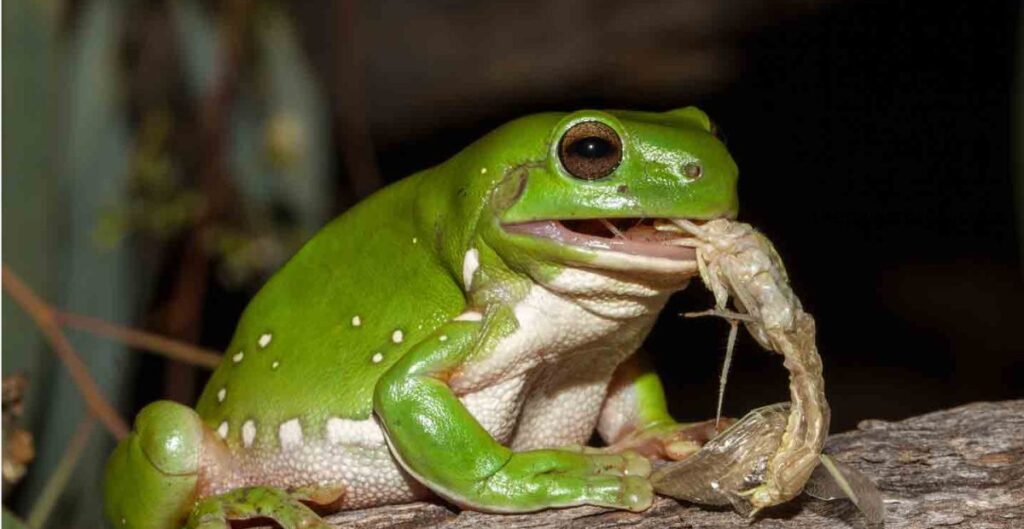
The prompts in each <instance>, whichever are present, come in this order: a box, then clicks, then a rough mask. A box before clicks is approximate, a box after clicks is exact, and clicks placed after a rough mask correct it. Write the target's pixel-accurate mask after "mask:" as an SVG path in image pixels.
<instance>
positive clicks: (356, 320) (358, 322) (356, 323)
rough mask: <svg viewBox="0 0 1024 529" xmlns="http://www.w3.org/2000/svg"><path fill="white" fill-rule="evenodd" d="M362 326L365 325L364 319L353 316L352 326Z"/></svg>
mask: <svg viewBox="0 0 1024 529" xmlns="http://www.w3.org/2000/svg"><path fill="white" fill-rule="evenodd" d="M362 324H363V319H362V318H360V317H359V316H352V326H353V327H359V326H360V325H362Z"/></svg>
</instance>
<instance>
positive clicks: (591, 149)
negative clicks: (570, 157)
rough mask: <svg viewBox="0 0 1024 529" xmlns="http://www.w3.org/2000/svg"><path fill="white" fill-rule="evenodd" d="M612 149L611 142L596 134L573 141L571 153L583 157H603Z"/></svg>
mask: <svg viewBox="0 0 1024 529" xmlns="http://www.w3.org/2000/svg"><path fill="white" fill-rule="evenodd" d="M614 149H615V148H614V147H613V146H612V144H611V142H609V141H608V140H606V139H604V138H598V137H596V136H591V137H589V138H583V139H581V140H579V141H577V142H575V143H573V144H572V147H571V150H572V152H573V154H576V155H577V156H582V157H584V158H603V157H605V156H608V155H609V154H611V153H612V151H613V150H614Z"/></svg>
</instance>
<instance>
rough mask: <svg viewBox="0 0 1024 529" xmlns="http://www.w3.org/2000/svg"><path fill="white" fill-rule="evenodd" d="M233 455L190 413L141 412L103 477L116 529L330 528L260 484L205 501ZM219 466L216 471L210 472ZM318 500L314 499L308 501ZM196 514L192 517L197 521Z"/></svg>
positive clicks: (161, 404) (176, 408)
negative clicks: (256, 522)
mask: <svg viewBox="0 0 1024 529" xmlns="http://www.w3.org/2000/svg"><path fill="white" fill-rule="evenodd" d="M229 460H230V457H229V456H228V455H227V454H226V447H225V446H224V443H223V441H222V440H221V439H220V437H218V436H217V434H216V433H214V432H212V431H210V429H209V428H207V427H206V425H204V424H203V422H202V420H201V419H200V418H199V415H198V414H196V412H195V411H193V410H192V409H191V408H189V407H187V406H182V405H181V404H178V403H175V402H170V401H158V402H154V403H153V404H150V405H148V406H146V407H145V408H143V409H142V411H141V412H139V415H138V416H137V417H136V418H135V426H134V429H133V430H132V432H131V434H129V435H128V437H127V438H125V439H124V440H123V441H121V443H120V444H118V446H117V449H115V450H114V453H113V454H111V456H110V460H109V462H108V463H107V469H106V476H105V478H104V501H105V511H106V514H107V518H108V519H110V521H111V522H112V524H113V527H115V528H119V529H120V528H127V529H172V528H178V527H181V524H182V523H183V522H184V521H185V520H186V518H188V520H189V522H188V523H189V527H203V528H214V527H217V528H227V527H228V521H229V520H245V519H250V518H254V517H259V518H270V519H273V520H275V521H277V522H278V523H279V524H280V525H281V526H282V527H285V528H287V529H292V528H298V527H325V526H324V525H322V522H320V518H319V517H318V516H317V515H316V514H314V513H313V512H312V511H311V510H310V509H309V508H308V507H306V506H305V505H303V504H302V503H300V502H299V501H298V500H299V499H307V498H297V497H295V496H292V495H289V494H287V493H285V492H283V491H280V490H276V489H270V488H263V487H254V488H242V489H237V490H233V491H230V492H227V493H225V494H222V495H216V496H210V497H208V498H203V499H201V500H200V501H198V503H197V499H199V498H200V497H201V494H202V488H203V483H202V482H203V480H204V477H207V476H209V475H211V474H212V473H215V472H230V469H229V468H221V467H220V466H219V465H222V464H224V465H228V463H226V462H227V461H229ZM211 467H217V468H211ZM308 499H311V500H313V499H315V498H312V497H310V498H308ZM190 513H191V516H190Z"/></svg>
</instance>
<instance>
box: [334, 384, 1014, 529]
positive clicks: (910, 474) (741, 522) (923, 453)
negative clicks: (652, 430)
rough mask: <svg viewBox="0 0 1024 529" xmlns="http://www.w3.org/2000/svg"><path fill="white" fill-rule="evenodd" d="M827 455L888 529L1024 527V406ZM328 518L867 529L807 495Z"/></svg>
mask: <svg viewBox="0 0 1024 529" xmlns="http://www.w3.org/2000/svg"><path fill="white" fill-rule="evenodd" d="M825 451H826V452H827V453H829V454H832V455H833V457H835V458H836V459H837V460H838V461H841V462H843V463H845V464H847V465H849V466H851V467H853V468H856V469H857V470H860V471H861V472H863V473H864V474H866V475H868V476H869V477H871V478H872V479H873V480H874V481H875V483H877V484H878V486H879V488H880V489H881V490H882V494H883V496H884V498H885V505H886V525H885V526H886V527H887V528H891V529H905V528H906V529H909V528H914V529H917V528H930V527H943V528H971V529H1020V528H1024V400H1017V401H1007V402H995V403H988V402H981V403H975V404H968V405H966V406H961V407H958V408H954V409H951V410H946V411H939V412H934V413H930V414H927V415H922V416H920V417H914V418H910V419H906V420H903V421H899V422H887V421H878V420H869V421H864V422H862V423H861V424H860V425H859V426H858V429H857V430H856V431H852V432H847V433H842V434H838V435H834V436H832V437H830V438H829V440H828V442H827V443H826V445H825ZM328 521H329V523H330V524H331V525H333V526H336V527H344V528H346V529H350V528H361V529H371V528H372V529H377V528H384V527H400V528H427V527H443V528H445V529H456V528H460V529H461V528H485V529H487V528H495V529H519V528H533V527H571V528H587V529H605V528H614V527H638V528H655V527H658V528H660V527H681V528H701V529H705V528H706V529H710V528H722V529H725V528H737V529H739V528H751V527H754V528H758V529H775V528H778V529H804V528H807V529H810V528H815V529H818V528H832V527H835V528H847V527H850V528H860V527H866V524H865V522H864V520H863V518H862V517H861V516H860V514H859V513H858V512H857V510H856V509H855V508H854V507H853V506H852V505H851V504H850V503H849V502H846V501H835V502H823V501H820V500H815V499H811V498H808V497H806V496H801V497H800V498H798V499H797V500H795V501H793V502H790V503H789V504H786V505H782V506H779V507H776V508H775V509H773V510H771V511H769V512H764V513H762V514H760V515H759V516H758V517H757V518H755V519H754V520H753V521H750V520H747V519H745V518H743V517H741V516H739V515H737V514H735V513H733V512H732V511H728V510H711V509H707V508H701V507H696V506H693V505H681V504H679V503H677V502H675V501H673V500H669V499H664V498H660V499H659V500H658V501H657V502H656V503H655V505H654V506H653V507H652V508H651V509H650V510H648V511H646V512H644V513H640V514H633V513H625V512H617V511H609V510H607V509H601V508H596V507H578V508H573V509H561V510H551V511H545V512H541V513H535V514H528V515H489V514H481V513H476V512H468V511H467V512H462V513H459V512H458V511H457V510H455V509H453V508H451V507H448V506H444V505H441V504H434V503H413V504H409V505H398V506H390V507H378V508H374V509H364V510H359V511H348V512H342V513H339V514H335V515H332V516H330V517H328Z"/></svg>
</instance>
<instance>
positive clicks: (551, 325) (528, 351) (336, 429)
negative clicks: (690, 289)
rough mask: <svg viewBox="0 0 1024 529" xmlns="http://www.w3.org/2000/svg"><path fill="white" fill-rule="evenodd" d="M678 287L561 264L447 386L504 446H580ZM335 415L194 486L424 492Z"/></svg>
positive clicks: (367, 496) (242, 456)
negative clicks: (513, 322) (615, 380)
mask: <svg viewBox="0 0 1024 529" xmlns="http://www.w3.org/2000/svg"><path fill="white" fill-rule="evenodd" d="M684 285H685V283H683V284H680V282H679V281H678V280H675V282H674V283H661V284H654V285H651V284H649V283H644V284H641V283H636V282H632V281H628V280H624V279H622V278H621V277H614V276H611V275H606V274H601V273H596V272H590V271H582V270H571V269H570V270H566V271H565V272H563V273H562V274H560V275H559V276H557V277H556V278H555V279H554V280H553V281H552V282H550V283H549V284H547V285H545V286H534V287H533V288H532V289H531V291H530V293H529V294H528V295H527V296H526V298H524V299H523V300H522V301H520V302H519V303H518V304H517V305H516V306H515V308H514V311H515V315H516V318H517V320H518V321H519V324H520V327H519V329H517V330H516V331H515V332H514V333H512V334H510V335H509V336H506V337H504V338H502V339H501V340H500V341H499V342H498V344H497V346H496V348H495V350H494V351H492V352H491V353H489V354H488V355H487V356H486V357H483V358H479V359H472V360H471V361H470V362H469V363H467V365H465V366H463V368H462V369H461V370H460V371H459V373H458V375H456V376H455V377H454V378H453V379H452V380H450V381H449V383H450V385H451V387H452V389H453V391H454V392H455V393H456V395H458V396H459V398H460V399H461V400H462V402H463V403H464V404H465V406H466V408H467V409H468V410H469V411H470V413H472V414H473V416H474V417H476V418H477V420H478V421H479V422H480V424H481V425H482V426H483V427H484V428H485V429H487V431H488V432H490V433H491V435H493V436H494V437H495V438H496V439H497V440H498V441H500V442H502V443H503V444H506V445H508V446H511V447H512V448H513V449H516V450H529V449H534V448H544V447H557V446H564V445H570V444H585V443H586V442H587V440H588V439H589V437H590V436H591V434H592V432H593V431H594V427H595V424H596V423H597V420H598V417H599V415H600V412H601V407H602V404H603V402H604V399H605V394H606V391H607V387H608V384H609V381H610V379H611V377H612V374H613V372H614V370H615V368H616V366H618V364H620V363H621V362H622V361H623V360H625V359H626V358H627V357H628V356H629V355H631V354H632V353H633V352H635V351H636V349H637V348H638V347H639V346H640V344H641V342H642V341H643V339H644V337H645V336H646V335H647V333H648V331H649V330H650V327H651V325H653V322H654V319H655V318H656V317H657V314H658V312H659V311H660V310H661V308H662V307H663V306H664V303H665V301H666V300H667V298H668V296H669V295H670V294H671V293H672V292H674V291H676V290H678V289H680V288H681V287H682V286H684ZM332 421H333V422H332ZM344 421H345V420H344V419H332V420H329V421H328V423H327V429H326V431H325V432H320V434H319V435H313V432H309V433H306V432H301V431H300V432H298V436H297V438H293V439H290V440H289V439H285V438H284V436H285V435H286V434H287V433H289V432H286V431H285V430H284V429H282V439H281V442H282V448H281V449H280V450H276V451H273V452H262V453H261V451H255V450H254V451H247V452H244V453H236V454H235V455H234V456H233V459H234V461H233V463H234V464H233V465H232V466H233V469H232V471H231V472H216V473H213V474H211V475H210V476H208V477H207V484H206V487H204V489H205V490H204V492H205V493H207V494H209V493H216V492H220V491H224V490H229V489H232V488H236V487H239V486H248V485H271V486H277V487H282V488H287V489H294V488H300V487H337V488H339V489H340V490H343V491H344V492H343V498H342V500H341V501H340V505H339V506H340V507H344V508H359V507H366V506H372V505H380V504H386V503H400V502H407V501H412V500H415V499H417V498H422V497H424V496H426V495H428V491H427V490H426V489H425V488H424V487H423V486H421V485H419V484H418V483H417V482H416V481H415V479H413V478H412V477H411V476H409V475H408V474H407V473H406V472H404V471H403V470H402V469H401V467H400V465H399V463H398V462H397V461H396V460H395V459H394V457H392V455H391V454H390V452H389V449H388V447H387V444H386V443H385V441H384V436H383V433H382V432H381V430H380V428H379V427H378V426H377V424H376V422H375V420H374V419H373V418H370V419H367V420H365V421H347V422H344ZM293 437H295V436H294V435H293ZM286 441H290V442H286ZM221 468H223V466H221Z"/></svg>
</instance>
